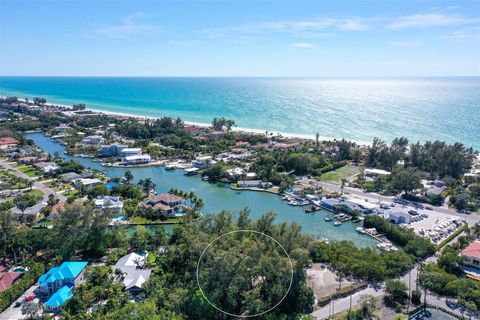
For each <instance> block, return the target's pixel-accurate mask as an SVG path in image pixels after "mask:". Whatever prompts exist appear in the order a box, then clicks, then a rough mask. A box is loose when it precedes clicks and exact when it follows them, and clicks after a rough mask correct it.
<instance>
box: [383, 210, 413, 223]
mask: <svg viewBox="0 0 480 320" xmlns="http://www.w3.org/2000/svg"><path fill="white" fill-rule="evenodd" d="M411 219H412V216H411V215H410V214H408V213H406V212H400V211H398V212H389V213H388V221H390V222H392V223H395V224H402V223H403V224H409V223H410V221H411Z"/></svg>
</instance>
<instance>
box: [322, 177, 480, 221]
mask: <svg viewBox="0 0 480 320" xmlns="http://www.w3.org/2000/svg"><path fill="white" fill-rule="evenodd" d="M320 186H321V187H322V188H324V189H327V190H329V191H333V192H338V193H340V192H341V188H340V185H338V184H335V183H331V182H321V183H320ZM343 192H344V193H349V194H352V195H354V196H357V197H359V198H363V199H368V201H369V202H377V203H378V202H379V201H380V202H386V203H393V200H394V197H386V196H382V195H379V194H378V193H368V192H364V191H363V190H360V189H357V188H352V187H344V188H343ZM433 209H434V210H435V211H436V212H439V213H443V214H445V215H446V216H445V217H447V216H455V217H458V218H460V219H462V220H465V221H466V222H467V223H468V225H470V226H472V225H474V224H475V223H479V222H480V215H476V214H464V213H460V212H457V211H456V210H454V209H450V208H446V207H434V208H433Z"/></svg>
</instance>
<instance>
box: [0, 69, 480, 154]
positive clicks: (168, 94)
mask: <svg viewBox="0 0 480 320" xmlns="http://www.w3.org/2000/svg"><path fill="white" fill-rule="evenodd" d="M0 95H17V96H19V97H20V98H24V97H30V98H32V97H34V96H43V97H46V98H47V100H48V101H50V102H55V103H60V104H73V103H80V102H81V103H86V104H87V105H88V106H89V107H91V108H94V109H99V110H105V111H117V112H124V113H131V114H137V115H144V116H172V117H177V116H180V117H182V118H183V119H185V120H189V121H194V122H203V123H210V122H211V120H212V119H213V117H220V116H224V117H227V118H231V119H234V120H235V121H236V123H237V125H238V126H239V127H246V128H255V129H261V130H268V131H274V132H285V133H297V134H308V135H315V133H316V132H319V133H320V135H321V136H324V137H334V138H347V139H353V140H357V141H371V140H372V138H373V137H375V136H377V137H380V138H382V139H385V140H387V141H391V139H392V138H394V137H396V136H406V137H407V138H409V139H410V140H414V141H416V140H421V141H425V140H431V139H440V140H445V141H448V142H450V143H452V142H456V141H459V142H462V143H464V144H465V145H467V146H471V147H474V148H476V149H477V150H480V125H479V123H480V78H478V77H471V78H416V79H288V78H105V77H94V78H92V77H0Z"/></svg>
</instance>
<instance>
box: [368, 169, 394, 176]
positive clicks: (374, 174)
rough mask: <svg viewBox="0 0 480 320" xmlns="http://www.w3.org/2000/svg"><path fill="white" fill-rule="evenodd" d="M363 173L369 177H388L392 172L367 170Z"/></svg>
mask: <svg viewBox="0 0 480 320" xmlns="http://www.w3.org/2000/svg"><path fill="white" fill-rule="evenodd" d="M363 173H364V174H365V176H367V177H378V176H388V175H389V174H390V173H391V172H390V171H387V170H382V169H374V168H366V169H365V170H364V171H363Z"/></svg>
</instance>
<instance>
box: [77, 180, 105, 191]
mask: <svg viewBox="0 0 480 320" xmlns="http://www.w3.org/2000/svg"><path fill="white" fill-rule="evenodd" d="M101 182H102V181H101V180H100V179H97V178H83V179H77V180H74V181H73V186H74V187H75V188H77V189H80V188H81V187H82V186H83V187H86V188H90V187H91V186H93V185H96V184H97V183H101Z"/></svg>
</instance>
